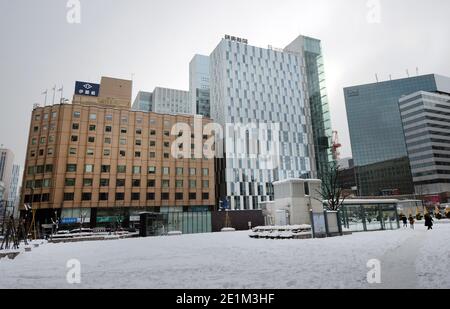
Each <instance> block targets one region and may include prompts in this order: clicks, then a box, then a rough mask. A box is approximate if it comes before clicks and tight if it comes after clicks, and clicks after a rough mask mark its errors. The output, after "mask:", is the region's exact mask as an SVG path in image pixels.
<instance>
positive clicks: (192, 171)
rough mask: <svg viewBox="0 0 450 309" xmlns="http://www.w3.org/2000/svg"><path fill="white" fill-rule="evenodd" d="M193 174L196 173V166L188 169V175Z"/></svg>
mask: <svg viewBox="0 0 450 309" xmlns="http://www.w3.org/2000/svg"><path fill="white" fill-rule="evenodd" d="M195 174H197V169H196V168H190V169H189V175H191V176H195Z"/></svg>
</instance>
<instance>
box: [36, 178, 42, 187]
mask: <svg viewBox="0 0 450 309" xmlns="http://www.w3.org/2000/svg"><path fill="white" fill-rule="evenodd" d="M34 187H35V188H36V189H40V188H42V180H41V179H37V180H35V181H34Z"/></svg>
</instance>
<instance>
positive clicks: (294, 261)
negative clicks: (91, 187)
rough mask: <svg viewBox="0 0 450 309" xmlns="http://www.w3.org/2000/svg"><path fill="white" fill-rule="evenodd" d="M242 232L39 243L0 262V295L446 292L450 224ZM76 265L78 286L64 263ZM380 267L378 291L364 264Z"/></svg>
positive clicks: (447, 284)
mask: <svg viewBox="0 0 450 309" xmlns="http://www.w3.org/2000/svg"><path fill="white" fill-rule="evenodd" d="M248 234H249V232H236V233H215V234H197V235H183V236H171V237H157V238H140V239H123V240H111V241H96V242H80V243H68V244H50V243H49V244H44V245H42V246H40V247H39V248H33V250H32V252H26V253H21V254H20V255H19V256H18V257H17V258H16V259H15V260H8V259H6V258H5V259H2V260H0V288H193V289H201V288H219V289H221V288H225V289H239V288H269V289H270V288H403V287H406V288H422V287H423V288H450V271H449V269H450V222H448V221H442V222H436V225H435V227H434V230H433V231H429V232H427V231H426V230H425V227H424V226H423V224H422V223H421V224H419V225H417V226H416V230H414V231H413V230H411V229H409V228H408V229H401V230H397V231H385V232H368V233H356V234H353V235H351V236H345V237H335V238H328V239H311V240H265V239H251V238H250V237H248ZM70 259H78V260H79V261H80V263H81V284H77V285H70V284H68V283H67V281H66V274H67V272H68V271H69V268H67V267H66V263H67V261H68V260H70ZM371 259H378V260H380V261H381V279H382V282H383V283H382V284H381V285H370V284H368V283H367V280H366V278H367V272H368V271H369V270H370V269H369V268H367V265H366V264H367V262H368V261H369V260H371Z"/></svg>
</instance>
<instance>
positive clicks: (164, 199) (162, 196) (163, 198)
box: [161, 192, 169, 201]
mask: <svg viewBox="0 0 450 309" xmlns="http://www.w3.org/2000/svg"><path fill="white" fill-rule="evenodd" d="M161 200H163V201H167V200H169V193H166V192H164V193H161Z"/></svg>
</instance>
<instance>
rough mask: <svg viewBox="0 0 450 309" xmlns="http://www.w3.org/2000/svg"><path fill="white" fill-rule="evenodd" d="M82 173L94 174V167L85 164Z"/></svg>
mask: <svg viewBox="0 0 450 309" xmlns="http://www.w3.org/2000/svg"><path fill="white" fill-rule="evenodd" d="M84 172H85V173H93V172H94V165H92V164H86V165H85V166H84Z"/></svg>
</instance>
